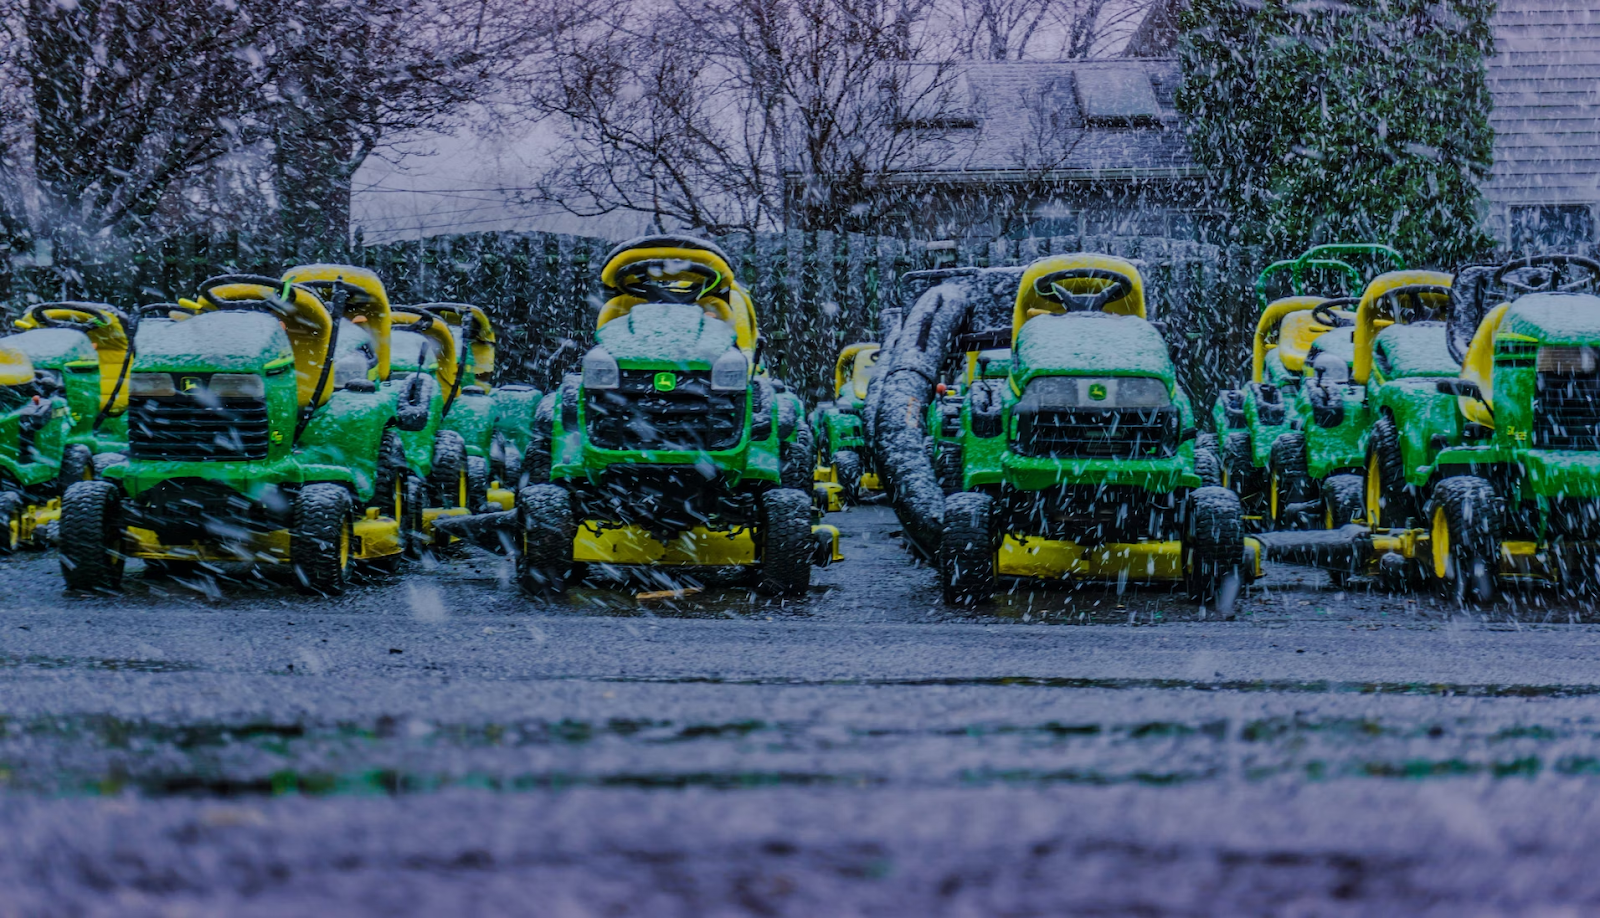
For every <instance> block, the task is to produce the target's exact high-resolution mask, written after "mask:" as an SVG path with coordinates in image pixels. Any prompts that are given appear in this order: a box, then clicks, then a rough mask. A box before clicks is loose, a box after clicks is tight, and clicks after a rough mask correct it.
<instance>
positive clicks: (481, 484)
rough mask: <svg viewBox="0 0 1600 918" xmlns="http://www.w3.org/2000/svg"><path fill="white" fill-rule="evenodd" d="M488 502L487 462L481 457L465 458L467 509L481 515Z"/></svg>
mask: <svg viewBox="0 0 1600 918" xmlns="http://www.w3.org/2000/svg"><path fill="white" fill-rule="evenodd" d="M488 502H489V460H487V459H485V458H483V457H482V456H468V457H467V509H468V510H470V511H472V512H473V513H482V512H483V507H484V505H485V504H487V503H488Z"/></svg>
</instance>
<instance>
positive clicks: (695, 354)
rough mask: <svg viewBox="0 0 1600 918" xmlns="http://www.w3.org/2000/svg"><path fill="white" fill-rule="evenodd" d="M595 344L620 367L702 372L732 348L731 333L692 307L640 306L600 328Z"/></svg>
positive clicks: (718, 321)
mask: <svg viewBox="0 0 1600 918" xmlns="http://www.w3.org/2000/svg"><path fill="white" fill-rule="evenodd" d="M597 340H598V341H599V344H600V346H601V347H603V348H605V349H606V350H607V351H610V352H611V356H613V357H615V358H616V359H617V361H618V362H619V363H622V364H628V363H629V362H632V363H635V364H650V365H660V364H674V365H683V366H684V368H688V365H690V364H693V365H696V366H697V367H700V368H703V367H709V366H710V365H711V363H712V362H713V361H715V360H716V359H717V358H718V357H720V356H722V354H723V353H724V352H726V351H727V350H728V348H730V347H733V344H734V332H733V326H732V325H731V324H730V323H727V322H724V321H722V320H721V319H717V318H714V317H712V316H708V315H706V313H705V310H703V309H701V308H700V307H699V306H695V305H693V304H677V303H641V304H640V305H638V306H635V307H633V309H632V310H631V311H630V312H629V313H628V314H627V315H626V316H623V317H621V318H618V319H613V320H612V321H610V322H607V323H606V324H605V325H604V326H602V327H601V328H600V332H599V334H598V335H597Z"/></svg>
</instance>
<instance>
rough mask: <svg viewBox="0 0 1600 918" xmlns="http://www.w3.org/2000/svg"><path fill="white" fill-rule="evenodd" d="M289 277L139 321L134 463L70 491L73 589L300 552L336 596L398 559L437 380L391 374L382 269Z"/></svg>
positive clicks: (65, 524) (306, 575)
mask: <svg viewBox="0 0 1600 918" xmlns="http://www.w3.org/2000/svg"><path fill="white" fill-rule="evenodd" d="M288 277H289V278H291V279H287V280H280V279H277V278H271V277H263V276H255V275H228V276H223V277H217V278H213V279H211V280H209V281H207V282H206V283H205V284H203V285H201V288H200V292H199V294H198V295H197V296H196V298H195V299H194V300H192V301H189V302H187V303H185V304H184V305H185V306H186V307H188V311H189V314H187V315H184V314H183V313H177V314H176V318H175V320H170V321H157V322H148V323H141V324H140V327H139V329H138V330H137V332H136V334H135V336H134V345H135V346H134V349H133V350H134V357H133V360H132V364H133V365H132V372H131V373H130V374H129V376H128V385H127V391H128V401H127V415H128V452H127V462H126V463H124V464H116V465H111V466H109V467H107V468H106V469H105V470H104V471H103V473H102V474H103V476H104V477H103V478H102V479H98V480H93V481H81V482H77V483H75V484H73V485H72V486H71V487H70V488H68V489H67V491H66V493H65V495H64V496H63V498H62V509H61V522H60V548H61V567H62V573H63V575H64V577H65V580H66V583H67V586H68V588H69V589H115V588H116V587H118V586H119V585H120V583H121V580H122V574H123V569H124V563H125V561H126V559H128V558H142V559H145V561H146V563H147V566H150V567H154V568H156V569H157V570H158V571H159V570H162V569H165V570H167V571H173V572H175V571H183V570H188V569H192V568H194V567H196V566H198V565H202V564H219V563H223V562H253V563H263V564H270V563H282V564H289V565H292V567H293V570H294V574H295V577H296V580H297V582H298V584H299V585H300V586H301V587H302V588H303V589H305V590H307V591H312V592H318V593H323V594H329V593H337V592H339V591H341V590H342V589H343V588H344V586H345V585H346V583H347V578H348V576H349V573H350V569H351V565H352V563H353V562H355V561H363V560H365V561H375V562H385V563H388V564H393V563H397V562H398V560H399V558H400V557H401V555H402V552H403V550H404V547H405V544H406V541H407V538H408V532H407V530H408V529H409V528H410V527H411V525H412V523H413V521H414V520H415V508H416V506H417V502H418V501H419V500H420V499H421V498H420V496H419V495H418V494H416V493H415V491H414V489H412V488H410V487H408V482H410V481H411V480H412V476H411V473H410V470H409V469H408V449H407V445H406V443H405V442H404V440H403V436H404V435H407V434H416V433H422V432H425V431H426V430H427V428H428V426H429V424H430V422H431V421H432V416H431V413H430V406H431V404H432V401H433V399H432V397H431V396H432V393H431V391H430V389H429V387H430V386H431V385H432V380H430V379H428V378H427V377H426V376H425V375H423V374H413V375H411V376H410V377H409V378H407V379H406V380H404V381H397V380H393V379H390V378H389V361H390V333H391V329H390V324H391V323H390V316H389V309H388V300H387V297H386V296H385V295H384V291H383V286H382V284H381V282H379V280H378V279H377V277H376V276H375V275H373V274H372V273H371V272H369V271H366V270H364V269H361V268H355V267H350V266H337V265H317V266H304V267H301V268H296V269H293V270H291V271H290V272H289V275H288ZM352 345H353V346H352ZM152 562H153V564H152Z"/></svg>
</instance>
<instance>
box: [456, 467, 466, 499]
mask: <svg viewBox="0 0 1600 918" xmlns="http://www.w3.org/2000/svg"><path fill="white" fill-rule="evenodd" d="M466 505H467V467H466V466H465V465H463V466H462V467H461V480H460V481H458V482H457V483H456V506H457V507H465V506H466Z"/></svg>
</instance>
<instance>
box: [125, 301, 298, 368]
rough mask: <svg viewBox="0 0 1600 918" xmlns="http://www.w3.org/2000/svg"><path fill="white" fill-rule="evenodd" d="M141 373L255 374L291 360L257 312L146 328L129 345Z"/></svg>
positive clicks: (272, 325) (284, 339) (281, 338)
mask: <svg viewBox="0 0 1600 918" xmlns="http://www.w3.org/2000/svg"><path fill="white" fill-rule="evenodd" d="M134 347H135V350H136V352H137V354H138V358H137V363H138V367H139V369H141V370H201V369H203V370H226V371H233V372H240V371H243V372H260V371H261V370H263V369H265V368H266V365H267V364H269V363H272V362H274V361H277V360H284V359H288V360H293V359H294V351H293V350H291V349H290V347H289V336H288V335H287V334H285V333H284V330H283V326H282V325H279V324H278V320H277V319H275V318H273V317H272V316H269V315H264V314H262V313H258V312H240V311H228V312H203V313H200V314H199V315H197V316H195V317H193V318H190V319H184V320H183V321H182V322H151V323H148V324H145V325H141V326H140V327H139V334H138V337H137V338H136V339H135V341H134Z"/></svg>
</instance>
